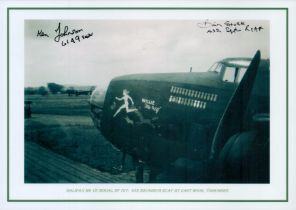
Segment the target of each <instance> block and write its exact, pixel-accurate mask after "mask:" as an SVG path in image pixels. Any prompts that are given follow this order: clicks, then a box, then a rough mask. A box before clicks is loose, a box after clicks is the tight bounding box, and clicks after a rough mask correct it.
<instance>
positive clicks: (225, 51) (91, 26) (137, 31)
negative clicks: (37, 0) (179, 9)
mask: <svg viewBox="0 0 296 210" xmlns="http://www.w3.org/2000/svg"><path fill="white" fill-rule="evenodd" d="M203 21H204V20H181V21H180V20H138V21H137V20H122V21H121V20H118V21H117V20H109V21H106V20H92V21H88V20H83V21H80V20H78V21H73V20H71V21H64V20H26V22H25V86H26V87H28V86H31V87H34V86H41V85H44V86H46V84H47V83H48V82H56V83H59V84H63V85H97V86H99V87H106V86H107V85H108V83H109V81H110V80H111V79H112V78H113V77H115V76H119V75H123V74H131V73H149V72H153V73H155V72H188V71H189V69H190V67H192V69H193V71H195V72H198V71H206V70H207V69H208V68H209V67H210V66H211V65H212V64H213V63H214V62H215V61H217V60H220V59H223V58H225V57H252V56H253V55H254V54H255V52H256V50H257V49H260V50H261V53H262V57H263V58H269V22H267V21H245V24H250V26H262V27H263V30H261V31H260V32H253V33H252V32H243V31H242V32H239V33H234V34H231V33H226V32H225V31H222V32H221V33H211V34H210V33H207V29H204V28H200V27H199V23H201V22H203ZM59 22H60V23H61V32H63V30H64V26H66V25H67V26H68V27H69V30H68V31H72V30H73V29H76V30H79V29H82V31H80V32H79V33H78V34H76V35H79V36H80V39H81V41H80V42H76V43H75V44H74V43H71V42H70V43H69V44H68V45H66V46H62V45H61V41H62V40H63V41H65V40H66V39H67V38H72V37H75V36H73V35H72V36H71V35H70V36H67V37H62V38H61V40H60V42H55V41H54V38H55V36H56V35H57V33H56V32H55V29H57V27H58V24H59ZM211 22H212V23H213V22H215V23H219V24H220V23H221V24H222V25H223V23H225V21H222V20H220V21H211ZM232 22H235V21H232ZM244 27H245V26H244ZM244 27H242V28H244ZM224 29H225V25H223V30H224ZM38 30H39V31H40V30H42V31H43V32H44V33H46V34H48V36H49V37H47V36H43V37H40V36H38V37H37V32H38ZM88 33H93V35H92V36H91V37H89V38H88V39H83V40H82V35H87V34H88ZM69 41H71V39H69Z"/></svg>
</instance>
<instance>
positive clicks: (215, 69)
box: [209, 62, 223, 73]
mask: <svg viewBox="0 0 296 210" xmlns="http://www.w3.org/2000/svg"><path fill="white" fill-rule="evenodd" d="M222 68H223V64H222V63H219V62H217V63H214V65H212V66H211V68H210V69H209V71H211V72H216V73H220V72H221V70H222Z"/></svg>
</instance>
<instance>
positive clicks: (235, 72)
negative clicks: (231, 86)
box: [222, 66, 247, 83]
mask: <svg viewBox="0 0 296 210" xmlns="http://www.w3.org/2000/svg"><path fill="white" fill-rule="evenodd" d="M246 71H247V68H245V67H229V66H225V69H224V74H223V77H222V80H223V81H224V82H236V83H239V82H240V81H241V80H242V78H243V76H244V75H245V73H246Z"/></svg>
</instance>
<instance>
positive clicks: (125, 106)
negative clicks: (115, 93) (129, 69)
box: [113, 89, 137, 117]
mask: <svg viewBox="0 0 296 210" xmlns="http://www.w3.org/2000/svg"><path fill="white" fill-rule="evenodd" d="M128 94H129V91H128V90H126V89H124V90H123V91H122V95H123V96H122V97H121V98H118V97H115V99H116V100H118V101H122V100H123V101H124V104H123V105H121V106H120V107H119V108H118V110H117V111H116V112H115V114H114V115H113V117H115V116H116V115H117V114H118V113H119V112H120V111H121V110H122V109H125V111H126V113H129V112H134V111H136V110H137V109H135V108H132V109H130V108H129V100H130V102H131V104H132V105H134V101H133V99H132V98H131V97H130V96H129V95H128Z"/></svg>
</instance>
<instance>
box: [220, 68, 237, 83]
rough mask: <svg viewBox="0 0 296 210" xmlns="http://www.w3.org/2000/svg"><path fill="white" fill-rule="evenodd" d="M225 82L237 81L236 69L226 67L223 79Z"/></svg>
mask: <svg viewBox="0 0 296 210" xmlns="http://www.w3.org/2000/svg"><path fill="white" fill-rule="evenodd" d="M222 81H223V82H234V81H235V68H233V67H228V66H226V67H225V70H224V75H223V78H222Z"/></svg>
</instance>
